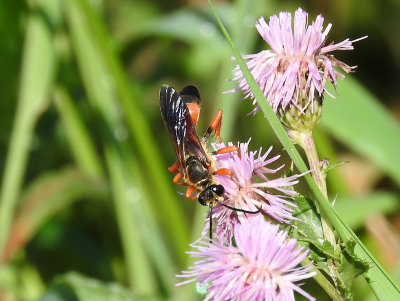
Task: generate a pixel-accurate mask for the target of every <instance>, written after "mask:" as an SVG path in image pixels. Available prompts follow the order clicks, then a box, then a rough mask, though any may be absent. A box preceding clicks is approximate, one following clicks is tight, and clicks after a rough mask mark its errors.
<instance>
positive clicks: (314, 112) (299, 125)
mask: <svg viewBox="0 0 400 301" xmlns="http://www.w3.org/2000/svg"><path fill="white" fill-rule="evenodd" d="M315 94H316V95H315V98H314V103H313V104H310V103H307V101H308V99H307V98H306V97H304V95H302V96H300V97H299V100H298V101H297V104H292V105H290V106H287V107H286V108H285V110H283V109H281V108H280V109H279V110H278V117H279V119H280V120H281V122H282V124H283V125H284V126H285V127H287V128H288V129H291V130H294V131H298V132H302V133H307V132H311V131H312V130H313V129H314V128H315V127H316V126H317V125H318V123H319V120H320V118H321V112H322V101H323V98H322V97H320V96H319V95H318V93H315Z"/></svg>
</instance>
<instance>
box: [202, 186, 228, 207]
mask: <svg viewBox="0 0 400 301" xmlns="http://www.w3.org/2000/svg"><path fill="white" fill-rule="evenodd" d="M224 192H225V188H224V186H222V185H220V184H212V185H210V186H207V188H206V189H204V190H203V191H202V192H201V193H200V195H199V198H198V200H199V203H200V204H201V205H203V206H206V205H208V204H210V203H211V202H213V201H215V200H216V199H218V197H220V196H222V195H223V194H224Z"/></svg>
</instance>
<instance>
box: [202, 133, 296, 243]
mask: <svg viewBox="0 0 400 301" xmlns="http://www.w3.org/2000/svg"><path fill="white" fill-rule="evenodd" d="M249 143H250V140H249V141H248V142H247V143H240V144H238V146H239V148H240V156H239V155H238V153H236V152H232V153H228V154H221V155H217V156H216V157H215V159H216V163H217V165H218V167H219V168H227V169H229V170H230V171H231V172H232V177H231V176H227V175H217V176H216V177H217V180H218V181H219V183H220V184H221V185H222V186H224V188H225V196H226V201H225V202H224V204H226V205H229V206H230V207H234V208H239V209H244V210H247V211H257V210H258V209H261V212H262V213H264V214H266V215H268V216H269V217H271V218H272V219H274V220H276V221H278V222H280V223H288V224H289V223H290V221H291V220H293V219H296V218H295V217H293V215H292V212H293V211H294V208H295V207H296V205H295V204H293V203H292V202H291V201H290V200H291V199H292V198H293V196H294V195H297V194H298V193H297V192H296V191H293V190H292V189H291V188H289V186H292V185H295V184H297V183H298V180H297V178H298V177H299V176H301V175H293V176H290V177H286V178H275V179H268V177H267V175H270V174H274V173H276V172H277V171H278V170H280V169H281V168H282V167H283V166H284V165H282V166H280V167H278V168H276V169H271V168H268V167H267V165H269V164H271V163H272V162H275V161H276V160H278V159H279V157H280V156H279V155H278V156H275V157H272V158H267V157H268V155H269V154H270V152H271V150H272V147H270V148H269V149H268V151H267V152H266V153H265V154H262V149H260V150H259V151H258V152H257V151H251V152H249V151H248V146H249ZM228 145H231V146H232V145H233V144H232V143H229V144H228ZM224 146H225V145H224V144H223V143H221V144H219V145H214V147H215V148H216V149H219V148H222V147H224ZM276 192H278V194H276ZM259 215H260V214H247V213H243V212H239V211H233V210H231V209H229V208H226V207H224V206H222V205H217V206H215V207H214V208H213V211H212V218H215V219H216V220H217V223H216V230H215V235H216V237H218V239H220V240H221V241H230V240H231V238H232V234H233V228H234V226H235V224H237V223H240V222H242V221H243V220H245V219H254V218H256V217H257V216H259ZM208 218H210V217H208ZM208 230H209V222H207V221H206V223H205V228H204V230H203V234H204V235H205V234H206V233H207V231H208Z"/></svg>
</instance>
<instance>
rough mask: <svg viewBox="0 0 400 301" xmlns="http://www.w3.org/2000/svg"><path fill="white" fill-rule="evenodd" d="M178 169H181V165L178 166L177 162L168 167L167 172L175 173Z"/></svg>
mask: <svg viewBox="0 0 400 301" xmlns="http://www.w3.org/2000/svg"><path fill="white" fill-rule="evenodd" d="M179 167H181V165H180V164H179V162H178V161H177V162H175V163H174V164H173V165H171V166H170V167H168V170H169V172H176V171H177V170H178V169H179Z"/></svg>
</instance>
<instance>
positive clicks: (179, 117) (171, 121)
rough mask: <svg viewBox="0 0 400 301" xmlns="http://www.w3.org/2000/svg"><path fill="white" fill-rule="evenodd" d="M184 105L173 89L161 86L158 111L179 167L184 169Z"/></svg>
mask: <svg viewBox="0 0 400 301" xmlns="http://www.w3.org/2000/svg"><path fill="white" fill-rule="evenodd" d="M186 110H187V108H186V105H185V103H184V101H183V100H182V98H180V97H179V94H178V93H177V92H176V91H175V89H174V88H172V87H170V86H166V85H163V86H162V87H161V90H160V111H161V116H162V119H163V120H164V124H165V127H166V128H167V131H168V134H169V138H170V139H171V141H172V144H173V145H174V149H175V153H176V156H177V158H178V161H179V163H180V165H181V166H182V167H183V168H184V167H185V154H184V151H183V150H184V146H183V144H184V138H185V134H186V118H185V114H184V112H185V111H186Z"/></svg>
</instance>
